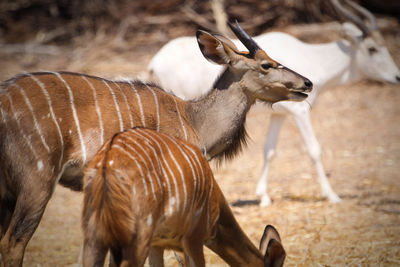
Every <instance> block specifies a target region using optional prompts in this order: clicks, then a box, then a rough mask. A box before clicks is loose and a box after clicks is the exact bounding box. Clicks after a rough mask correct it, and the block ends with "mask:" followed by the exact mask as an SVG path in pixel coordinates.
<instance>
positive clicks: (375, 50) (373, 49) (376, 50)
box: [368, 46, 378, 55]
mask: <svg viewBox="0 0 400 267" xmlns="http://www.w3.org/2000/svg"><path fill="white" fill-rule="evenodd" d="M368 52H369V54H370V55H372V54H374V53H376V52H378V49H376V48H375V47H373V46H371V47H369V48H368Z"/></svg>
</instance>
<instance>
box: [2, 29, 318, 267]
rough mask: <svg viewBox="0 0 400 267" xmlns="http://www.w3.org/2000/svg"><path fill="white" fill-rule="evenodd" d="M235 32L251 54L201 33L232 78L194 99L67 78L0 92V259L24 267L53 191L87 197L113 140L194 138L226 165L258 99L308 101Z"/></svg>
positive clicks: (210, 55)
mask: <svg viewBox="0 0 400 267" xmlns="http://www.w3.org/2000/svg"><path fill="white" fill-rule="evenodd" d="M231 27H232V30H233V31H234V32H235V34H236V35H237V36H238V38H240V39H241V40H242V41H243V43H244V44H245V45H246V46H247V48H248V49H249V52H240V51H239V50H237V48H236V47H235V46H234V45H233V44H232V43H231V42H230V41H229V40H226V39H225V38H223V37H220V36H214V35H212V34H210V33H207V32H205V31H198V32H197V41H198V44H199V46H200V49H201V51H202V53H203V54H204V56H205V57H206V58H207V59H209V60H212V61H214V62H216V63H218V64H221V65H225V66H226V70H225V72H224V74H223V75H222V76H221V77H220V78H219V79H218V80H217V81H216V83H215V86H214V89H212V90H211V91H210V92H209V93H208V94H207V95H206V96H204V97H203V98H201V99H198V100H196V101H183V100H182V99H180V98H178V97H176V96H173V95H171V94H168V93H166V92H164V91H163V90H162V89H160V88H159V87H157V86H154V85H152V84H146V83H142V82H138V81H137V82H129V81H125V82H116V81H110V80H106V79H103V78H98V77H93V76H88V75H84V74H76V73H67V72H61V73H59V72H41V73H26V74H23V75H19V76H17V77H14V78H12V79H10V80H8V81H6V82H4V83H3V84H2V87H1V90H0V159H1V160H0V237H1V241H0V252H1V254H2V261H3V262H4V265H5V266H6V267H9V266H21V265H22V260H23V255H24V251H25V247H26V245H27V243H28V241H29V239H30V238H31V236H32V235H33V233H34V231H35V229H36V227H37V226H38V224H39V222H40V219H41V217H42V214H43V212H44V210H45V207H46V204H47V202H48V201H49V199H50V197H51V195H52V193H53V190H54V187H55V186H56V184H57V183H58V182H59V183H60V184H62V185H64V186H66V187H69V188H71V189H73V190H81V189H82V177H83V168H84V167H85V166H86V164H87V162H88V161H89V160H90V159H91V158H92V157H93V155H94V154H95V153H96V152H97V151H98V149H99V148H100V146H101V145H102V144H103V143H104V142H105V141H107V140H108V139H109V138H111V137H112V136H113V135H114V134H115V133H117V132H121V131H123V130H125V129H128V128H132V127H134V126H144V127H148V128H151V129H153V130H156V131H160V132H164V133H168V134H170V135H172V136H175V137H180V138H182V139H184V140H187V141H189V142H190V143H193V144H195V145H196V146H198V147H200V148H202V149H204V150H205V151H206V152H207V156H208V157H209V158H212V157H223V156H225V157H228V158H229V157H232V156H234V155H235V153H237V152H238V151H239V150H240V148H241V145H242V144H243V143H244V142H245V136H246V134H245V128H244V122H245V119H246V113H247V111H248V110H249V109H250V107H251V106H252V105H253V104H254V102H255V101H256V100H257V99H259V100H262V101H265V102H269V103H274V102H276V101H280V100H295V101H301V100H303V99H305V98H306V97H307V94H305V92H310V91H311V88H312V84H311V82H310V81H309V80H308V79H306V78H305V77H303V76H301V75H299V74H297V73H295V72H293V71H291V70H290V69H287V68H286V67H284V66H282V65H281V64H279V63H278V62H276V61H274V60H272V59H270V58H269V57H268V56H267V54H266V53H265V52H264V51H263V50H261V49H260V48H259V47H258V46H257V44H256V43H255V42H254V41H253V40H252V39H251V38H250V37H249V36H248V35H247V33H245V32H244V31H243V29H241V28H240V26H239V25H237V26H236V27H235V26H234V25H231ZM193 71H196V70H195V69H193Z"/></svg>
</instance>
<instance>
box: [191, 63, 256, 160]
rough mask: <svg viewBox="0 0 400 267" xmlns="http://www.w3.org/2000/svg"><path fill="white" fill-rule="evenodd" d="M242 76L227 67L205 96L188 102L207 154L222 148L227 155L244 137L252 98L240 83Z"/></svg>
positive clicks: (218, 151) (216, 152) (238, 145)
mask: <svg viewBox="0 0 400 267" xmlns="http://www.w3.org/2000/svg"><path fill="white" fill-rule="evenodd" d="M242 78H243V73H235V72H233V71H232V70H231V69H230V68H227V69H226V70H225V71H224V72H223V74H222V75H221V76H220V77H219V78H218V80H217V81H216V82H215V84H214V86H213V89H212V90H211V91H210V92H209V93H208V94H207V95H206V96H204V97H202V98H201V99H199V100H196V101H191V102H190V104H189V105H190V112H191V117H192V120H193V125H194V127H195V128H196V130H197V131H198V132H199V133H200V136H202V138H203V142H204V144H205V147H206V149H207V153H208V156H209V157H214V156H216V155H217V154H220V153H221V152H224V153H222V154H224V155H225V156H228V157H229V156H231V154H234V153H235V152H236V151H237V150H238V149H240V144H241V142H243V141H244V136H245V131H244V122H245V118H246V113H247V111H248V110H249V108H250V106H251V101H250V99H249V97H248V96H247V95H246V93H245V91H244V90H243V88H242V87H241V79H242ZM219 156H220V155H219Z"/></svg>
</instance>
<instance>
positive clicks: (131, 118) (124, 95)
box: [113, 82, 135, 128]
mask: <svg viewBox="0 0 400 267" xmlns="http://www.w3.org/2000/svg"><path fill="white" fill-rule="evenodd" d="M113 83H114V84H115V85H116V86H117V87H118V88H119V90H120V92H121V94H122V96H123V97H124V100H125V105H126V108H127V109H128V115H129V122H130V124H131V128H133V127H134V126H135V124H134V123H133V117H132V112H131V107H130V106H129V102H128V98H127V97H126V94H125V93H124V91H123V90H122V88H121V87H120V86H119V84H118V83H117V82H113Z"/></svg>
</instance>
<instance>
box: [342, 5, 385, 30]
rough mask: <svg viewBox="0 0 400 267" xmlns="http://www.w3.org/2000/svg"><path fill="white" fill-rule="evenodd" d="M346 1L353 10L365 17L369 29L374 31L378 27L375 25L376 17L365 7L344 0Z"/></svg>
mask: <svg viewBox="0 0 400 267" xmlns="http://www.w3.org/2000/svg"><path fill="white" fill-rule="evenodd" d="M346 3H347V4H348V5H349V6H351V7H352V8H354V10H356V11H357V12H358V13H360V14H361V15H362V16H364V17H365V18H367V19H368V20H369V22H370V24H371V30H372V31H375V30H377V29H378V27H377V25H376V19H375V16H374V15H373V14H372V13H371V12H370V11H369V10H368V9H366V8H364V7H362V6H360V5H359V4H357V3H355V2H353V1H350V0H346Z"/></svg>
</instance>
